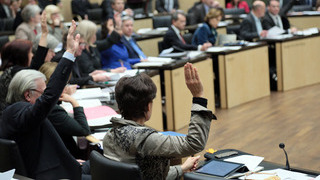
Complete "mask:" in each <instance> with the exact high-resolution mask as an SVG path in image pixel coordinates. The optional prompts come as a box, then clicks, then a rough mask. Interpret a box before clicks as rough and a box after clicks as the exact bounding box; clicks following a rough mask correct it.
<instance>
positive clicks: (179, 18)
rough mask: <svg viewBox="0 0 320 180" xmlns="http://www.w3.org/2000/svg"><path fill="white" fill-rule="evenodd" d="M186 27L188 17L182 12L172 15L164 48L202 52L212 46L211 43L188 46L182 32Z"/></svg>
mask: <svg viewBox="0 0 320 180" xmlns="http://www.w3.org/2000/svg"><path fill="white" fill-rule="evenodd" d="M185 26H186V15H185V14H184V13H181V12H175V13H173V14H172V25H171V26H170V27H169V30H168V31H167V32H166V34H165V35H164V37H163V43H162V48H163V49H168V48H171V47H174V48H175V49H176V50H184V51H188V50H201V51H205V50H207V49H208V47H210V46H212V44H211V43H204V44H203V45H199V46H195V45H192V44H187V43H186V42H185V41H184V39H183V37H182V35H181V33H180V31H182V30H184V28H185Z"/></svg>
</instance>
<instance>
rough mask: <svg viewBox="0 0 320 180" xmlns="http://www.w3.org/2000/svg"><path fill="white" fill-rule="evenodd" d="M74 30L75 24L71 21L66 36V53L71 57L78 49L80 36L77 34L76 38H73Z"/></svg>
mask: <svg viewBox="0 0 320 180" xmlns="http://www.w3.org/2000/svg"><path fill="white" fill-rule="evenodd" d="M76 28H77V25H76V22H75V21H74V20H72V25H71V27H70V28H69V32H68V36H67V52H69V53H71V54H73V55H74V53H75V52H76V51H77V50H78V48H79V39H80V34H77V35H76V36H74V32H75V30H76Z"/></svg>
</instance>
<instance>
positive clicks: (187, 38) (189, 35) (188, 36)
mask: <svg viewBox="0 0 320 180" xmlns="http://www.w3.org/2000/svg"><path fill="white" fill-rule="evenodd" d="M192 37H193V34H192V33H187V34H184V35H183V39H184V41H185V42H186V43H187V44H191V43H192Z"/></svg>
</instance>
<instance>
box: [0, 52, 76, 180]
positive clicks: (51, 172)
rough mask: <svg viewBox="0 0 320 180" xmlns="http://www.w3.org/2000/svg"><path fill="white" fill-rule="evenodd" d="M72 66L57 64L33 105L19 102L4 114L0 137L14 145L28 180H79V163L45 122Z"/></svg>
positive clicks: (68, 62) (65, 63)
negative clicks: (12, 142)
mask: <svg viewBox="0 0 320 180" xmlns="http://www.w3.org/2000/svg"><path fill="white" fill-rule="evenodd" d="M72 64H73V62H72V61H70V60H67V59H65V58H63V59H62V60H61V61H60V63H59V64H58V66H57V68H56V70H55V72H54V73H53V74H52V76H51V78H50V81H49V83H48V85H47V88H46V89H45V91H44V93H43V94H42V95H41V97H39V98H38V99H37V101H36V103H35V104H30V103H28V102H23V101H21V102H17V103H14V104H12V105H10V106H8V107H7V108H6V109H5V110H4V112H3V116H2V120H1V121H0V137H2V138H5V139H11V140H14V141H15V142H16V143H17V145H18V147H19V150H20V153H21V155H22V156H21V157H22V158H23V161H24V164H25V167H26V169H27V174H28V177H31V178H36V179H81V168H80V165H79V163H78V162H77V161H76V160H75V159H74V158H73V157H72V155H71V154H70V153H69V151H68V150H67V148H66V147H65V145H64V144H63V142H62V140H61V138H60V137H59V135H58V133H57V132H56V130H55V129H54V127H53V125H52V124H51V123H50V121H49V120H48V119H47V116H48V114H49V113H50V111H51V110H52V108H53V107H54V106H55V105H56V104H57V101H58V99H59V97H60V95H61V93H62V91H63V89H64V87H65V85H66V83H67V81H68V78H69V75H70V72H71V69H72Z"/></svg>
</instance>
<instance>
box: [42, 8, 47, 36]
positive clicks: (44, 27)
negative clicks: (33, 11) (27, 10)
mask: <svg viewBox="0 0 320 180" xmlns="http://www.w3.org/2000/svg"><path fill="white" fill-rule="evenodd" d="M41 32H42V34H48V33H49V31H48V27H47V14H46V11H43V12H42V14H41Z"/></svg>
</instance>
